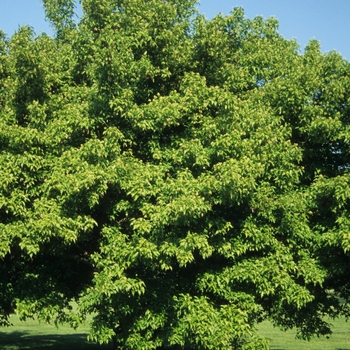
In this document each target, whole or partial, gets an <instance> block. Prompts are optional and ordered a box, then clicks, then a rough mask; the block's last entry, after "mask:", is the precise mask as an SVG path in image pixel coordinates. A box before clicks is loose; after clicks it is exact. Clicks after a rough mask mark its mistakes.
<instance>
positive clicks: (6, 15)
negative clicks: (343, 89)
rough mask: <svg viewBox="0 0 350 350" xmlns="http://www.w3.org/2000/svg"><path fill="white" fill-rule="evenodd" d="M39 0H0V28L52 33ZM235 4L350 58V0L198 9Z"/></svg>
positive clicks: (223, 0)
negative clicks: (22, 28) (27, 28)
mask: <svg viewBox="0 0 350 350" xmlns="http://www.w3.org/2000/svg"><path fill="white" fill-rule="evenodd" d="M41 4H42V3H41V0H0V28H1V29H2V30H3V31H5V32H6V33H7V34H8V35H9V36H11V35H12V34H13V33H14V32H15V31H16V30H17V29H18V26H19V25H24V24H28V25H30V26H33V27H34V29H35V31H36V32H37V33H38V34H39V33H40V32H41V31H45V32H47V33H48V34H51V33H52V31H51V29H50V27H49V25H48V23H47V22H45V20H44V11H43V8H42V5H41ZM237 6H240V7H243V8H244V10H245V13H246V16H247V17H248V18H253V17H255V16H256V15H262V16H263V17H265V18H267V17H270V16H274V17H276V18H277V19H278V20H279V23H280V29H279V31H280V33H281V34H282V35H283V36H284V37H285V38H287V39H291V38H296V39H297V41H298V43H299V44H300V45H301V48H304V47H305V45H306V44H307V42H308V41H309V39H312V38H314V39H317V40H319V41H320V42H321V48H322V51H323V52H327V51H331V50H336V51H338V52H340V53H341V54H342V55H343V56H344V57H345V58H347V59H348V60H350V0H202V1H201V4H200V6H199V10H200V12H201V13H204V14H205V15H206V16H207V17H208V18H211V17H213V16H214V15H215V14H217V13H219V12H221V13H223V14H228V13H229V12H230V11H231V10H232V9H233V8H234V7H237Z"/></svg>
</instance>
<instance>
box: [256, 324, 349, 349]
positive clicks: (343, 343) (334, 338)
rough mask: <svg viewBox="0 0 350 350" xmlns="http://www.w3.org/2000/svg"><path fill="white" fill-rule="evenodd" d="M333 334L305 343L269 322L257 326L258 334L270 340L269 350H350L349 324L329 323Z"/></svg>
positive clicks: (293, 332) (292, 333) (293, 334)
mask: <svg viewBox="0 0 350 350" xmlns="http://www.w3.org/2000/svg"><path fill="white" fill-rule="evenodd" d="M329 322H330V323H331V324H332V325H333V327H332V331H333V334H332V335H331V336H330V337H329V338H327V337H321V338H317V337H316V338H314V339H312V340H311V341H305V340H300V339H296V338H295V334H296V333H295V331H292V330H290V331H287V332H282V331H281V330H280V329H279V328H275V327H273V326H272V325H271V323H270V322H267V321H265V322H263V323H262V324H260V325H259V327H258V330H259V332H260V333H261V334H262V335H264V336H265V337H266V338H268V339H269V340H270V346H271V350H350V323H349V322H346V321H345V319H343V318H340V319H335V320H330V321H329Z"/></svg>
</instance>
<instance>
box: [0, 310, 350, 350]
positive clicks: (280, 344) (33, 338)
mask: <svg viewBox="0 0 350 350" xmlns="http://www.w3.org/2000/svg"><path fill="white" fill-rule="evenodd" d="M11 321H12V323H13V327H8V328H1V331H0V349H1V350H26V349H27V350H28V349H31V350H32V349H38V350H83V349H84V350H85V349H86V350H107V349H112V346H111V345H98V344H94V343H89V342H87V341H86V336H87V332H88V327H87V326H84V327H81V328H79V329H78V330H77V331H75V330H73V329H71V328H70V327H69V326H60V327H59V328H58V329H57V328H56V327H55V326H53V325H48V324H43V323H41V324H39V323H38V322H37V321H34V320H27V321H26V322H21V321H19V320H18V318H17V317H16V316H12V318H11ZM332 324H333V326H334V327H333V335H332V336H331V337H330V338H329V339H327V338H325V337H324V338H320V339H318V338H316V339H313V340H312V341H310V342H307V341H303V340H298V339H295V332H293V331H288V332H282V331H280V330H279V329H278V328H274V327H273V326H272V325H271V324H270V323H269V322H264V323H262V324H261V325H259V327H258V329H259V331H260V333H261V334H263V335H264V336H265V337H267V338H268V339H270V341H271V350H350V323H347V322H345V320H344V319H338V320H333V321H332Z"/></svg>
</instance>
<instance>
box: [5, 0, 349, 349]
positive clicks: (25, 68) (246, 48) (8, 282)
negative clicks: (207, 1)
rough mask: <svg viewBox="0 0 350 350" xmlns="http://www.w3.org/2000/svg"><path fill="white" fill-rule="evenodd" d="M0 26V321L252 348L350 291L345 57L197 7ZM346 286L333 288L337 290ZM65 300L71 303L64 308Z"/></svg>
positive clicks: (117, 339)
mask: <svg viewBox="0 0 350 350" xmlns="http://www.w3.org/2000/svg"><path fill="white" fill-rule="evenodd" d="M43 2H44V5H45V11H46V16H47V18H48V19H49V20H50V21H51V23H52V25H53V28H54V30H55V33H56V35H55V37H54V38H52V37H50V36H48V35H46V34H44V33H43V34H41V35H35V33H34V32H33V30H32V29H31V28H28V27H26V26H24V27H22V28H20V29H19V30H18V32H17V33H16V34H15V35H13V36H12V37H11V38H7V37H6V36H5V35H4V34H3V33H1V35H0V259H1V263H0V303H1V305H0V306H1V309H2V311H1V312H2V314H1V315H2V316H1V320H2V321H1V322H2V323H6V322H7V315H8V314H10V313H11V312H13V311H14V310H16V312H18V313H19V314H20V315H21V317H22V318H24V319H25V318H26V317H32V316H36V317H39V318H41V319H45V320H48V321H53V322H56V323H59V322H64V321H69V322H71V323H72V326H77V325H78V323H79V322H80V321H81V320H82V319H83V318H84V317H85V316H86V315H87V314H93V315H94V316H93V323H92V326H91V333H90V338H91V339H92V340H97V341H99V342H108V341H109V340H111V339H112V338H113V339H114V343H115V345H116V346H119V347H120V348H121V349H155V348H157V347H161V346H169V345H177V346H182V347H183V346H186V345H188V346H191V347H192V348H198V349H229V348H233V349H265V348H267V347H268V344H267V341H266V340H264V339H263V338H262V337H260V336H259V335H258V334H257V331H256V329H255V325H256V324H257V323H259V322H260V321H262V320H264V319H267V318H268V319H270V320H272V322H273V323H274V324H276V325H279V326H281V327H283V328H285V329H287V328H293V327H296V328H297V329H298V332H299V334H300V336H302V337H305V338H308V337H310V336H311V335H312V334H325V333H327V332H328V331H329V327H328V325H327V324H326V323H325V322H324V321H323V319H322V316H323V315H325V314H330V315H331V316H336V315H339V314H341V313H347V309H346V303H345V304H344V303H340V302H339V300H345V301H346V300H348V297H349V295H350V293H349V292H350V284H349V283H350V282H349V281H350V279H349V271H350V269H349V262H350V261H349V250H350V217H349V210H350V174H349V154H350V148H349V141H350V129H349V121H350V119H349V118H350V117H349V116H350V65H349V62H348V61H346V60H344V59H343V58H342V57H341V56H340V55H339V54H337V53H335V52H330V53H327V54H322V53H321V52H320V47H319V44H318V42H316V41H311V42H310V43H309V45H308V46H307V48H306V50H305V52H304V53H300V51H299V50H298V45H297V44H296V42H294V41H288V40H285V39H284V38H283V37H282V36H281V35H279V34H278V32H277V27H278V24H277V22H276V20H275V19H273V18H270V19H268V20H264V19H262V18H260V17H257V18H255V19H253V20H249V19H247V18H245V17H244V13H243V10H242V9H239V8H237V9H234V10H233V12H232V13H231V14H230V15H228V16H222V15H218V16H216V17H215V18H213V19H212V20H207V19H206V18H204V17H203V16H201V15H199V14H198V13H197V12H196V9H195V7H194V6H195V0H93V1H92V0H84V1H83V2H82V8H83V15H82V17H81V18H80V20H79V23H78V24H76V23H75V20H74V5H75V3H74V1H73V0H64V1H63V0H61V1H58V0H44V1H43ZM339 297H341V298H342V299H340V298H339ZM72 301H75V302H76V303H77V305H78V310H75V311H74V312H73V311H72V310H71V307H70V305H71V302H72Z"/></svg>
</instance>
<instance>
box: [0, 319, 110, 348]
mask: <svg viewBox="0 0 350 350" xmlns="http://www.w3.org/2000/svg"><path fill="white" fill-rule="evenodd" d="M11 322H12V324H13V326H11V327H2V328H0V349H1V350H28V349H30V350H33V349H35V350H36V349H38V350H85V349H86V350H107V349H112V345H99V344H96V343H91V342H88V341H87V334H88V327H87V326H83V327H80V328H78V329H77V330H74V329H72V328H71V327H69V326H65V325H63V326H60V327H59V328H56V327H55V326H54V325H50V324H45V323H39V322H38V321H35V320H30V319H29V320H27V321H25V322H22V321H20V320H19V319H18V317H17V316H15V315H13V316H12V317H11Z"/></svg>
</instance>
